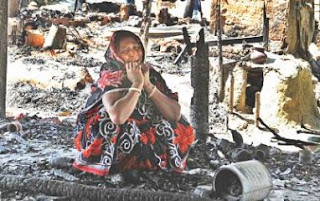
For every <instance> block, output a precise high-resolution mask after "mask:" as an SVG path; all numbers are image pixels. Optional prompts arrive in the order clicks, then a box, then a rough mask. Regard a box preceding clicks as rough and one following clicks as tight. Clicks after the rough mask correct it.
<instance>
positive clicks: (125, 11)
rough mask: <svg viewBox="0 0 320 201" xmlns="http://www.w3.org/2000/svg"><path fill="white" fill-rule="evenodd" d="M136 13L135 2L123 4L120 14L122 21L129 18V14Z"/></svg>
mask: <svg viewBox="0 0 320 201" xmlns="http://www.w3.org/2000/svg"><path fill="white" fill-rule="evenodd" d="M135 14H136V6H135V5H134V4H122V5H121V6H120V11H119V16H120V20H121V21H125V20H128V19H129V16H131V15H135Z"/></svg>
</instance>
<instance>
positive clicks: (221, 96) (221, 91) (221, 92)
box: [216, 0, 225, 102]
mask: <svg viewBox="0 0 320 201" xmlns="http://www.w3.org/2000/svg"><path fill="white" fill-rule="evenodd" d="M216 9H217V12H216V13H217V25H216V27H217V29H218V50H219V52H218V53H219V69H220V89H219V101H220V102H222V101H223V99H224V89H225V79H224V77H225V69H224V67H223V60H222V26H221V0H219V1H218V4H217V8H216Z"/></svg>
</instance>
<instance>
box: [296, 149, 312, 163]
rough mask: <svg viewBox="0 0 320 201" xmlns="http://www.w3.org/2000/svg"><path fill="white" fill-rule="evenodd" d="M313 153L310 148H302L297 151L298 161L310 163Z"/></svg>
mask: <svg viewBox="0 0 320 201" xmlns="http://www.w3.org/2000/svg"><path fill="white" fill-rule="evenodd" d="M312 159H313V155H312V152H311V151H310V150H306V149H303V150H301V151H300V152H299V163H301V164H304V165H308V164H311V163H312Z"/></svg>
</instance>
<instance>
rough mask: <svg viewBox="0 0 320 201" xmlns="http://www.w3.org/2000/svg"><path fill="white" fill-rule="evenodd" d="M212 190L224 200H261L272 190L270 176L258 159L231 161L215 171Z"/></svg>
mask: <svg viewBox="0 0 320 201" xmlns="http://www.w3.org/2000/svg"><path fill="white" fill-rule="evenodd" d="M213 190H214V191H215V192H216V193H217V194H218V195H219V196H220V197H222V198H224V199H226V200H242V201H249V200H250V201H251V200H263V199H264V198H266V197H267V196H268V195H269V193H270V191H271V190H272V178H271V175H270V173H269V172H268V169H267V168H266V167H265V166H264V165H263V164H262V163H261V162H259V161H256V160H251V161H245V162H239V163H233V164H230V165H226V166H222V167H221V168H219V169H218V170H217V171H216V173H215V175H214V177H213Z"/></svg>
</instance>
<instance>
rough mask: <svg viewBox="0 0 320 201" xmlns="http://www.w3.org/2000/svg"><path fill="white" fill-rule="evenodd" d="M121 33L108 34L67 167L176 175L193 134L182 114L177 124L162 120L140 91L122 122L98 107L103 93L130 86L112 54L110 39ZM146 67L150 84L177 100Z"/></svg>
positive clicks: (99, 172) (98, 171)
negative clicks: (73, 157)
mask: <svg viewBox="0 0 320 201" xmlns="http://www.w3.org/2000/svg"><path fill="white" fill-rule="evenodd" d="M124 32H126V34H128V32H127V31H118V32H115V33H114V35H113V36H112V38H111V40H110V46H109V48H108V50H107V52H106V55H105V56H106V60H107V63H106V64H104V65H103V66H102V68H101V70H100V78H99V80H98V82H97V88H95V89H94V90H93V92H92V95H91V96H90V97H89V98H88V100H87V103H86V105H85V109H83V110H82V111H81V112H80V113H79V115H78V119H77V127H76V129H75V139H74V142H75V147H76V149H77V150H78V151H79V155H78V156H77V158H76V160H75V162H74V164H73V166H74V167H76V168H77V169H80V170H82V171H86V172H90V173H93V174H97V175H101V176H104V175H108V174H110V173H113V172H119V171H126V170H131V169H143V170H159V169H165V170H174V171H181V170H183V169H185V167H186V158H187V156H188V152H189V149H190V147H191V145H192V144H193V143H194V140H195V135H194V130H193V128H192V127H191V126H190V124H189V123H188V122H187V121H186V119H185V118H184V117H183V116H182V117H181V119H180V120H179V121H178V122H172V121H168V120H166V119H164V118H163V117H162V116H161V114H160V112H159V111H157V109H156V107H155V106H154V105H153V103H152V101H151V100H150V99H149V98H148V95H147V94H146V92H145V91H144V90H142V93H141V95H140V97H139V101H138V103H137V105H136V108H135V109H134V111H133V113H132V114H131V116H130V118H129V119H128V120H127V121H126V122H125V123H124V124H121V125H117V124H114V123H113V122H112V121H111V120H110V117H109V115H108V113H107V112H106V110H105V108H104V107H103V104H102V101H101V97H102V95H103V94H104V93H112V92H115V91H117V92H119V93H122V94H125V93H127V91H128V89H129V88H130V86H131V83H130V82H129V80H128V79H127V77H126V72H125V68H124V66H123V63H122V62H121V59H119V58H118V57H117V55H116V52H115V39H116V38H117V37H119V35H118V34H120V35H121V34H123V33H124ZM129 33H131V32H129ZM131 34H132V36H133V37H135V38H136V39H137V40H138V41H139V42H140V40H139V38H138V37H137V36H135V35H134V34H133V33H131ZM117 35H118V36H117ZM140 43H141V42H140ZM141 45H142V44H141ZM147 65H148V64H147ZM149 69H150V81H151V82H152V83H153V84H154V85H155V86H156V87H157V88H158V90H159V91H161V92H162V93H163V94H165V95H167V96H168V97H170V98H172V99H175V100H177V101H178V96H177V94H176V93H172V91H171V90H170V89H169V88H168V86H167V85H166V82H165V80H164V79H163V78H162V76H161V75H160V74H159V73H158V72H157V71H155V70H154V69H153V68H152V67H151V66H149Z"/></svg>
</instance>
